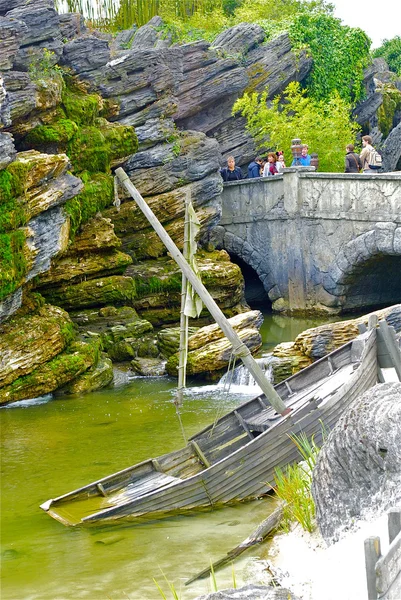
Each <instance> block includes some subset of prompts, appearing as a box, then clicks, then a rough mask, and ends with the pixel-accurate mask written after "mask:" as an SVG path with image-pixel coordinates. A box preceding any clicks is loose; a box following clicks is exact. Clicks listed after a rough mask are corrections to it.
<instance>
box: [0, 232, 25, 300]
mask: <svg viewBox="0 0 401 600" xmlns="http://www.w3.org/2000/svg"><path fill="white" fill-rule="evenodd" d="M24 245H25V233H24V232H23V231H21V230H19V231H13V232H11V233H9V234H0V300H2V299H3V298H5V297H6V296H8V295H9V294H11V293H12V292H14V291H15V290H16V289H17V288H18V287H19V286H20V285H21V283H22V281H23V278H24V277H25V275H26V272H27V262H26V259H25V255H24V252H23V250H24Z"/></svg>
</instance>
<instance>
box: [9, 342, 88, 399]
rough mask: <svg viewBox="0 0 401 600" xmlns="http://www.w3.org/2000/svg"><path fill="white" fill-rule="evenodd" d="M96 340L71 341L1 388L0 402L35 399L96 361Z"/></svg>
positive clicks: (60, 385) (77, 374) (80, 372)
mask: <svg viewBox="0 0 401 600" xmlns="http://www.w3.org/2000/svg"><path fill="white" fill-rule="evenodd" d="M98 355H99V343H98V342H97V341H92V342H91V343H90V344H87V343H84V342H73V343H72V344H70V345H69V346H68V348H67V349H66V350H64V351H63V352H61V353H60V354H58V355H57V356H56V357H54V358H53V359H51V360H49V361H48V362H46V363H45V364H43V365H41V366H39V367H38V368H37V369H35V370H33V371H31V372H30V373H29V375H25V376H23V377H19V378H18V379H17V380H15V381H14V382H13V383H12V384H11V385H8V386H5V387H3V388H1V389H0V402H2V403H5V402H6V403H7V402H16V401H18V400H25V399H27V398H37V397H38V396H43V395H45V394H49V393H51V392H54V391H55V390H58V389H59V388H61V387H63V386H64V385H65V384H66V383H68V382H69V381H71V380H72V379H75V378H76V377H78V376H79V375H81V374H82V373H84V372H85V371H87V369H89V368H90V367H92V366H93V365H95V364H96V362H97V360H98Z"/></svg>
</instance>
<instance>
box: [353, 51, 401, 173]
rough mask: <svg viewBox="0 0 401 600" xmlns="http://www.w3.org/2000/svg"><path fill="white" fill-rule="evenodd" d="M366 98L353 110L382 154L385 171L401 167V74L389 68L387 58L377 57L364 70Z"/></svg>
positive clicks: (355, 116) (364, 130)
mask: <svg viewBox="0 0 401 600" xmlns="http://www.w3.org/2000/svg"><path fill="white" fill-rule="evenodd" d="M364 85H365V90H366V98H365V99H364V100H363V101H362V102H360V103H359V104H358V105H357V106H356V108H355V110H354V118H355V119H356V121H357V122H358V123H359V124H360V125H361V126H362V129H363V134H364V135H366V134H369V135H370V136H371V137H372V138H373V143H374V145H375V146H377V147H380V149H381V151H382V154H383V169H382V170H383V171H385V172H387V171H395V170H397V171H399V170H400V169H401V162H400V158H401V144H400V137H401V134H400V123H401V78H400V77H397V75H396V74H395V73H393V72H392V71H389V68H388V65H387V63H386V61H385V60H384V58H374V59H373V61H372V63H371V64H370V65H369V67H368V68H367V69H366V71H365V79H364Z"/></svg>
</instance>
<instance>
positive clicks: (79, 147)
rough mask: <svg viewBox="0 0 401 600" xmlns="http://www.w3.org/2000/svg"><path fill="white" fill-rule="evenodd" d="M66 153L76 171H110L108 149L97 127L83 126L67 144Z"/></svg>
mask: <svg viewBox="0 0 401 600" xmlns="http://www.w3.org/2000/svg"><path fill="white" fill-rule="evenodd" d="M67 154H68V156H69V157H70V159H71V162H72V164H73V166H74V171H75V172H76V173H78V172H80V171H89V172H90V173H97V172H99V171H103V172H104V173H108V172H109V171H110V149H109V146H108V144H106V140H105V137H104V135H103V134H102V133H101V132H100V131H99V130H98V129H97V127H90V126H88V127H83V128H81V129H79V131H78V133H77V134H76V135H75V136H74V137H73V139H72V140H71V141H70V142H69V143H68V145H67Z"/></svg>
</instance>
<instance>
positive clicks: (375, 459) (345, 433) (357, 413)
mask: <svg viewBox="0 0 401 600" xmlns="http://www.w3.org/2000/svg"><path fill="white" fill-rule="evenodd" d="M312 494H313V497H314V500H315V504H316V518H317V522H318V525H319V529H320V531H321V533H322V535H323V537H324V538H325V540H326V541H328V542H332V541H335V540H337V539H338V538H339V536H340V535H341V533H342V532H343V531H344V530H347V529H350V528H351V527H352V523H353V522H354V521H355V520H358V519H361V518H376V517H377V516H379V515H381V514H382V513H384V512H385V511H386V510H387V509H389V508H391V507H393V506H397V504H399V503H400V501H401V383H385V384H380V385H377V386H375V387H374V388H372V389H371V390H368V391H367V392H365V393H364V394H363V395H362V396H361V397H360V398H358V399H357V400H355V401H354V403H353V404H352V405H351V406H350V407H349V408H348V409H347V410H346V412H345V413H344V415H342V417H341V418H340V420H339V421H338V422H337V424H336V426H335V427H334V429H333V430H332V431H331V433H330V435H329V437H328V438H327V441H326V442H325V443H324V446H323V448H322V449H321V451H320V453H319V456H318V459H317V463H316V467H315V469H314V471H313V484H312Z"/></svg>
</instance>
